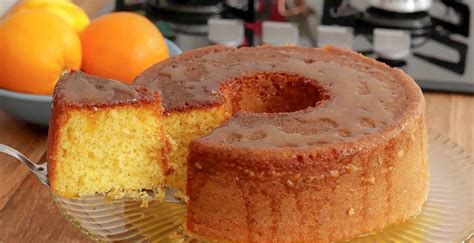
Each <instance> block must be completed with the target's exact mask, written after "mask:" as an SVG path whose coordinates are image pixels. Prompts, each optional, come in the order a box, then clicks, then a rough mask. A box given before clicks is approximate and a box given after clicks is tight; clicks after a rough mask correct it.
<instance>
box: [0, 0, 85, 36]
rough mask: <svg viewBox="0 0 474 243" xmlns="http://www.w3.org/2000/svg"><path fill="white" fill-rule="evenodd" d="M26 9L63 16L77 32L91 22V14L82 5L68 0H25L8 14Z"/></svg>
mask: <svg viewBox="0 0 474 243" xmlns="http://www.w3.org/2000/svg"><path fill="white" fill-rule="evenodd" d="M25 9H44V10H46V11H48V12H50V13H52V14H55V15H57V16H59V17H61V18H63V19H64V20H65V21H66V22H67V23H68V24H70V25H71V26H72V27H73V28H74V29H75V30H76V31H77V32H79V31H81V30H82V29H84V27H86V26H87V25H88V24H89V22H90V21H89V16H87V14H86V13H85V12H84V10H82V9H81V8H80V7H78V6H77V5H75V4H74V3H72V2H70V1H68V0H23V1H20V2H19V3H17V4H16V5H15V6H14V7H13V8H12V9H10V11H8V13H7V15H11V14H14V13H17V12H18V11H21V10H25Z"/></svg>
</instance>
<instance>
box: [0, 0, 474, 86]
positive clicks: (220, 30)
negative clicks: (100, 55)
mask: <svg viewBox="0 0 474 243" xmlns="http://www.w3.org/2000/svg"><path fill="white" fill-rule="evenodd" d="M0 2H1V3H2V4H1V5H2V6H1V9H0V11H1V10H5V9H7V8H8V7H9V5H11V4H12V3H13V2H15V1H10V0H0ZM74 2H75V3H77V4H78V5H79V6H81V7H82V8H84V9H85V10H86V12H87V13H88V14H89V15H90V16H91V18H94V17H97V16H100V15H102V14H104V13H106V12H110V11H134V12H138V13H141V14H143V15H145V16H147V17H148V18H149V19H150V20H152V21H153V22H154V23H156V25H157V26H158V27H159V29H160V31H161V32H162V33H163V35H164V36H165V37H167V38H168V39H171V40H173V41H174V42H175V43H177V44H178V46H180V47H181V49H183V50H190V49H194V48H198V47H203V46H207V45H210V44H223V45H227V46H254V45H259V44H298V45H302V46H306V47H316V46H319V47H320V46H324V45H326V44H331V45H334V46H338V47H344V48H350V49H352V50H355V51H358V52H361V53H363V54H364V55H367V56H371V57H373V58H376V59H378V60H380V61H382V62H385V63H387V64H388V65H390V66H393V67H398V68H401V69H403V70H405V71H406V72H407V73H408V74H409V75H411V76H412V77H413V78H414V79H415V80H416V81H417V82H418V84H419V85H420V86H421V87H422V88H423V89H424V90H435V91H445V92H461V93H470V94H472V93H474V35H473V32H474V30H473V28H474V27H473V26H474V24H473V18H472V11H471V10H472V8H474V3H473V1H472V0H352V1H351V0H306V1H305V0H226V1H221V0H151V1H145V0H116V1H113V0H94V1H91V0H76V1H74ZM0 13H1V12H0Z"/></svg>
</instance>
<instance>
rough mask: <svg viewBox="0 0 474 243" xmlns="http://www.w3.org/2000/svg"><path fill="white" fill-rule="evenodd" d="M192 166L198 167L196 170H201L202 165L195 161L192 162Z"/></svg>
mask: <svg viewBox="0 0 474 243" xmlns="http://www.w3.org/2000/svg"><path fill="white" fill-rule="evenodd" d="M194 166H196V168H198V170H202V165H201V164H199V162H197V163H196V164H194Z"/></svg>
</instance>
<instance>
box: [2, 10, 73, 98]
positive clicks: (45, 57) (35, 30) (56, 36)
mask: <svg viewBox="0 0 474 243" xmlns="http://www.w3.org/2000/svg"><path fill="white" fill-rule="evenodd" d="M80 65H81V42H80V40H79V37H78V35H77V33H76V32H75V31H74V29H73V28H72V27H71V26H70V25H69V24H68V23H67V22H66V21H64V20H63V19H62V18H60V17H58V16H56V15H54V14H52V13H49V12H47V11H44V10H36V9H35V10H23V11H19V12H18V13H15V14H12V15H11V16H8V17H7V18H5V19H4V20H2V22H0V88H4V89H9V90H13V91H17V92H24V93H32V94H43V95H50V94H51V93H52V92H53V89H54V86H55V85H56V82H57V80H58V79H59V77H60V75H61V73H63V72H65V71H68V70H70V69H79V68H80Z"/></svg>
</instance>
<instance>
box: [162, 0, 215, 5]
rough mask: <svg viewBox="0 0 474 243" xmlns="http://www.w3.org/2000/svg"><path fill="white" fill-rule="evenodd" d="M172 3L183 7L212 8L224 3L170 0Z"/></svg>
mask: <svg viewBox="0 0 474 243" xmlns="http://www.w3.org/2000/svg"><path fill="white" fill-rule="evenodd" d="M170 2H172V3H175V4H182V5H194V6H212V5H217V4H220V3H222V0H170Z"/></svg>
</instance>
